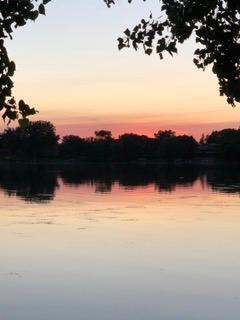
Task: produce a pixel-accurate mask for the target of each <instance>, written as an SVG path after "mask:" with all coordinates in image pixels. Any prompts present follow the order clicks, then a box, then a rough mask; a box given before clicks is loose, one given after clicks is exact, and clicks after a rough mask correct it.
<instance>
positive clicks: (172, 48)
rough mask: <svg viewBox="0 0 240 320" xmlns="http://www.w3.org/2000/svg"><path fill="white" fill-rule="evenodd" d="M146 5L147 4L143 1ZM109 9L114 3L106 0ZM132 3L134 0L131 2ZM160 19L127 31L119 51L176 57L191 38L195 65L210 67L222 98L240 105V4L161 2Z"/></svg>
mask: <svg viewBox="0 0 240 320" xmlns="http://www.w3.org/2000/svg"><path fill="white" fill-rule="evenodd" d="M143 1H146V0H143ZM104 2H105V3H106V4H107V5H108V6H109V7H110V6H111V5H112V4H115V2H116V1H115V0H104ZM128 2H129V3H131V2H132V0H128ZM159 11H160V15H159V18H156V19H154V17H153V15H152V14H150V16H149V18H148V19H142V20H141V21H140V22H139V24H137V25H136V26H135V27H134V28H132V29H131V30H130V29H126V30H125V32H124V36H123V37H121V38H119V39H118V47H119V49H122V48H129V47H130V46H132V47H133V48H134V49H136V50H137V49H138V48H139V46H142V47H143V49H144V51H145V53H146V54H148V55H151V54H152V53H153V52H155V53H157V54H158V55H159V57H160V59H163V54H164V53H165V52H167V53H169V54H170V55H173V54H174V53H177V52H178V45H179V44H182V43H183V42H185V41H186V40H187V39H189V38H190V37H191V36H192V37H194V38H195V41H196V43H197V44H199V47H198V49H196V51H195V52H194V63H195V64H196V66H197V67H198V68H201V69H203V70H205V68H206V67H207V66H208V65H211V66H212V71H213V73H214V74H216V76H217V78H218V81H219V91H220V95H221V96H223V95H225V96H226V97H227V101H228V103H230V104H231V105H233V106H234V105H235V102H240V32H239V23H240V1H239V0H198V1H191V0H161V1H160V8H159Z"/></svg>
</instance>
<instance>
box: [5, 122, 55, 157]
mask: <svg viewBox="0 0 240 320" xmlns="http://www.w3.org/2000/svg"><path fill="white" fill-rule="evenodd" d="M58 140H59V136H58V135H57V134H56V131H55V127H54V126H53V125H52V124H51V123H50V122H47V121H36V122H29V124H28V125H27V126H24V127H18V128H16V129H10V128H9V129H7V130H5V131H4V133H2V134H1V135H0V152H1V153H2V156H4V157H6V156H7V157H9V158H15V159H32V160H37V159H41V158H46V157H49V156H55V155H56V152H57V142H58Z"/></svg>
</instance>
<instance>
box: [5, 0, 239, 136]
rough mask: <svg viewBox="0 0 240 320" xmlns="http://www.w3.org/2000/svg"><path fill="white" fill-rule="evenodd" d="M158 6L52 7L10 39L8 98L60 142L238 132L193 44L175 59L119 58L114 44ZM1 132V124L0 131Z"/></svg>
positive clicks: (97, 0) (73, 0)
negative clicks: (96, 136)
mask: <svg viewBox="0 0 240 320" xmlns="http://www.w3.org/2000/svg"><path fill="white" fill-rule="evenodd" d="M150 11H152V12H153V13H154V14H155V16H159V15H160V12H159V1H158V0H152V1H151V0H150V1H148V2H146V3H145V2H142V1H135V2H134V3H132V4H131V5H129V4H128V3H127V0H121V1H119V3H117V5H116V6H114V7H112V8H111V9H108V8H107V7H106V5H105V4H104V2H103V0H90V1H89V0H88V1H79V0H68V1H66V0H55V1H54V0H53V1H52V3H50V4H49V5H48V10H47V16H46V17H41V18H40V19H39V20H38V21H37V22H36V23H29V25H28V26H27V27H24V28H21V29H19V30H18V31H17V32H15V36H14V40H13V41H9V44H8V48H9V54H10V56H11V57H12V59H13V60H15V62H16V64H17V72H16V75H15V91H14V94H15V96H16V97H17V98H24V100H26V102H28V103H29V104H30V105H31V106H36V108H37V109H38V110H39V111H40V114H39V115H38V116H37V117H35V118H34V119H42V120H50V121H52V122H53V123H54V124H55V125H56V127H57V131H58V133H59V134H61V135H66V134H78V135H80V136H91V135H92V134H93V132H94V131H95V130H97V129H109V130H112V132H113V133H114V135H115V136H117V135H118V134H121V133H123V132H136V133H141V134H147V135H150V136H151V135H153V133H154V132H156V131H158V130H159V129H173V130H175V131H177V132H178V133H187V134H193V135H194V136H195V137H197V138H198V137H199V136H200V135H201V133H203V132H204V133H207V132H210V131H211V130H213V129H220V128H224V127H238V126H239V125H240V110H239V107H238V108H235V109H233V108H231V107H230V106H229V105H228V104H227V103H226V99H225V98H223V97H219V94H218V84H217V79H216V78H215V76H214V75H213V74H212V73H211V71H210V70H208V71H206V72H202V71H199V70H198V69H197V68H196V67H195V66H194V64H193V62H192V54H193V51H194V48H195V44H194V41H193V40H190V41H188V42H187V43H186V44H184V45H183V46H181V47H179V54H178V55H176V56H175V57H174V58H172V57H170V56H167V55H166V56H165V59H164V60H163V61H160V60H159V58H158V56H157V55H153V56H151V57H148V56H146V55H144V54H143V52H142V51H139V52H135V51H134V50H125V51H121V52H119V51H118V49H117V41H116V39H117V38H118V37H119V36H120V35H121V34H122V32H123V31H124V30H125V29H126V27H132V26H134V25H135V24H136V23H138V22H139V19H141V18H143V17H147V16H148V15H149V13H150ZM3 127H4V126H3V125H2V128H3Z"/></svg>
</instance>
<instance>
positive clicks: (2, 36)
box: [0, 0, 51, 126]
mask: <svg viewBox="0 0 240 320" xmlns="http://www.w3.org/2000/svg"><path fill="white" fill-rule="evenodd" d="M50 1H51V0H34V1H33V0H0V16H1V23H0V110H2V111H3V115H2V117H3V119H4V120H5V119H7V120H8V122H10V121H11V120H16V119H18V120H19V124H20V125H22V126H24V125H26V124H27V123H28V118H27V117H28V116H30V115H34V114H35V113H36V110H35V109H34V108H31V107H29V105H27V104H26V103H25V102H24V101H23V100H21V101H20V102H19V103H17V102H16V100H15V99H14V97H13V96H12V89H13V81H12V77H13V75H14V73H15V69H16V66H15V63H14V62H13V61H12V60H11V59H10V58H9V56H8V52H7V49H6V46H5V40H6V38H10V39H12V33H13V30H14V28H18V27H22V26H24V25H25V24H26V23H27V22H28V20H32V21H35V20H36V19H37V18H38V16H39V14H42V15H44V14H45V5H46V4H47V3H48V2H50Z"/></svg>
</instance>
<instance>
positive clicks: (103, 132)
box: [95, 130, 112, 140]
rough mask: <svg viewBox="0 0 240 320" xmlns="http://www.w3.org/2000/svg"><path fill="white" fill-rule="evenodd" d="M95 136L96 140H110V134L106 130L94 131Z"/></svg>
mask: <svg viewBox="0 0 240 320" xmlns="http://www.w3.org/2000/svg"><path fill="white" fill-rule="evenodd" d="M95 136H96V138H97V139H103V140H111V139H112V132H111V131H108V130H99V131H95Z"/></svg>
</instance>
